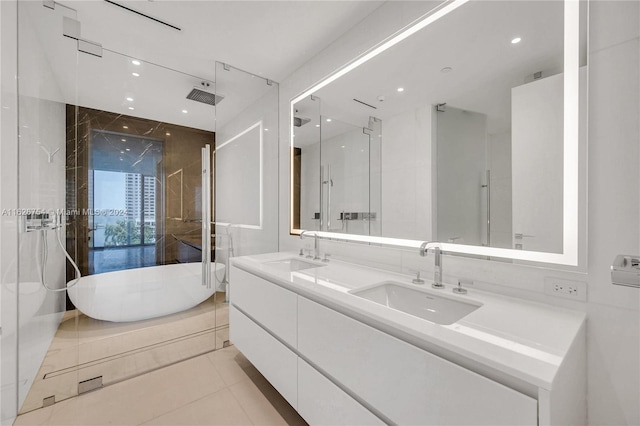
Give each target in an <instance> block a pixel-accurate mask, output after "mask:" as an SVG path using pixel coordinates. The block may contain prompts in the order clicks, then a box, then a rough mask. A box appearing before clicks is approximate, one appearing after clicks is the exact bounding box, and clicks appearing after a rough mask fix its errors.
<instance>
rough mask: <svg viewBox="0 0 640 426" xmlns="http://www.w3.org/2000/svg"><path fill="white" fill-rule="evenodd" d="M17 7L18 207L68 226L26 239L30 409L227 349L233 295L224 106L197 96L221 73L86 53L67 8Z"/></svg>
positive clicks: (22, 260)
mask: <svg viewBox="0 0 640 426" xmlns="http://www.w3.org/2000/svg"><path fill="white" fill-rule="evenodd" d="M45 3H46V2H45ZM17 12H18V13H17V14H18V75H19V76H20V78H19V80H18V104H19V115H18V124H19V143H18V150H19V151H18V172H19V183H20V191H19V194H18V207H19V208H20V209H21V210H20V212H37V213H38V214H42V215H43V216H41V218H43V219H42V220H43V223H44V221H45V219H46V218H48V217H50V218H52V219H53V218H55V220H57V221H58V222H56V224H55V225H54V226H53V227H51V228H50V229H47V230H45V229H41V228H38V229H36V230H33V231H29V232H23V231H25V230H24V229H22V230H21V232H20V233H19V235H18V242H19V253H18V260H17V263H18V271H19V281H18V284H17V288H18V289H19V295H18V296H17V298H16V299H17V303H18V311H19V312H20V316H19V317H18V320H17V330H16V333H17V334H18V335H19V339H18V341H17V345H16V351H17V354H16V355H17V356H16V359H17V360H19V362H18V363H17V365H18V366H19V369H18V371H17V374H16V376H17V380H16V384H15V385H14V386H15V387H16V392H17V398H16V401H15V404H16V406H17V410H18V413H24V412H28V411H31V410H34V409H38V408H41V407H43V406H46V405H49V404H52V403H55V402H59V401H61V400H64V399H67V398H70V397H73V396H75V395H77V394H78V393H81V392H83V391H87V390H91V389H94V388H97V387H101V386H107V385H110V384H113V383H117V382H120V381H123V380H126V379H129V378H131V377H135V376H137V375H140V374H143V373H145V372H149V371H152V370H155V369H157V368H160V367H163V366H166V365H170V364H172V363H175V362H178V361H181V360H184V359H188V358H191V357H195V356H198V355H201V354H204V353H207V352H210V351H212V350H215V349H216V348H217V347H218V348H219V347H222V346H223V345H224V344H225V342H224V341H223V340H221V341H219V342H218V341H217V334H218V331H219V328H218V326H217V322H216V321H217V316H216V309H217V307H218V306H220V305H221V304H223V303H224V299H225V295H224V294H223V293H219V292H218V290H219V289H220V288H219V287H220V286H219V285H216V284H215V280H216V277H217V276H222V275H224V270H216V269H215V263H214V260H215V253H214V249H213V248H212V239H211V234H212V225H211V223H212V222H213V221H214V217H213V212H214V208H213V202H212V200H213V198H212V195H213V169H214V164H213V154H212V150H213V148H214V147H215V143H216V136H215V124H216V121H215V112H216V111H215V107H214V105H213V103H212V102H202V101H196V100H193V99H190V98H189V96H190V95H191V94H192V92H193V91H194V90H196V89H197V90H198V91H199V93H198V92H196V94H200V95H203V94H204V95H206V94H209V95H210V96H211V97H213V99H215V97H214V96H215V95H214V93H213V92H212V89H213V80H214V78H215V71H214V70H211V73H210V74H211V75H209V76H193V75H189V74H185V73H182V72H179V71H176V70H172V69H169V68H166V67H163V66H159V65H156V64H152V63H149V62H145V61H143V60H141V59H138V58H133V57H129V56H126V55H122V54H120V53H117V52H113V51H110V50H108V48H107V46H106V45H107V43H105V47H102V46H100V45H98V44H92V43H86V42H85V41H83V40H82V39H81V37H80V36H79V35H78V34H75V33H74V32H73V31H71V30H70V28H73V27H74V25H75V24H77V23H78V16H77V14H76V13H75V11H74V10H73V9H69V8H67V7H64V6H62V5H60V4H55V5H54V8H50V7H47V6H46V5H43V2H19V3H18V11H17ZM191 97H194V96H193V95H191ZM21 220H24V218H21ZM56 234H57V235H56ZM58 236H59V237H60V240H61V241H60V243H58V242H57V241H56V240H57V237H58ZM63 247H64V249H65V250H66V251H67V252H68V253H69V255H70V257H71V259H73V261H74V262H75V263H76V264H77V266H78V268H79V270H80V272H81V274H82V276H83V278H82V279H81V280H80V281H78V282H77V284H75V282H76V279H75V278H76V271H75V268H74V267H73V265H72V263H71V262H68V261H66V259H65V253H64V251H63V249H62V248H63ZM65 262H66V267H65ZM215 272H218V274H217V275H216V273H215ZM66 283H69V285H70V286H73V287H71V288H69V289H68V290H67V291H65V286H66V285H67V284H66ZM45 285H46V286H47V287H49V288H52V289H56V290H61V291H51V290H47V289H46V288H45ZM67 293H68V294H69V296H70V297H67ZM177 300H183V301H184V300H187V301H188V302H189V303H190V304H189V303H187V305H184V303H183V304H182V305H181V306H178V307H176V306H174V305H172V304H173V303H174V302H175V301H177ZM191 302H192V303H191ZM225 326H226V325H225ZM227 335H228V333H227ZM226 339H227V338H225V340H226ZM5 378H6V377H3V382H5V380H4V379H5ZM3 393H4V391H3Z"/></svg>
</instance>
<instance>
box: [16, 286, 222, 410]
mask: <svg viewBox="0 0 640 426" xmlns="http://www.w3.org/2000/svg"><path fill="white" fill-rule="evenodd" d="M223 301H224V293H217V294H216V295H215V296H214V297H211V298H209V300H207V301H205V302H203V303H201V304H200V305H198V306H196V307H194V308H192V309H190V310H188V311H184V312H179V313H176V314H173V315H167V316H164V317H161V318H154V319H150V320H145V321H135V322H125V323H113V322H108V321H100V320H95V319H93V318H90V317H87V316H86V315H84V314H82V313H80V312H78V311H68V312H67V313H66V315H65V317H64V319H63V321H62V322H61V323H60V326H59V327H58V331H57V332H56V335H55V337H54V339H53V341H52V342H51V345H50V347H49V350H48V351H47V354H46V356H45V359H44V360H43V362H42V365H41V366H40V369H39V371H38V374H37V375H36V378H35V381H34V382H33V384H32V385H31V388H30V390H29V393H28V395H27V397H26V399H25V401H24V403H23V404H22V407H21V409H20V412H21V413H26V412H28V411H31V410H34V409H39V408H40V407H42V401H43V399H44V398H47V397H49V396H52V395H53V396H55V400H56V401H63V400H65V399H67V398H70V397H73V396H74V395H76V393H77V389H78V382H81V381H84V380H88V379H92V378H94V377H97V376H102V380H103V384H105V385H110V384H113V383H116V382H119V381H122V380H127V379H130V378H132V377H135V376H137V375H140V374H144V373H147V372H149V371H153V370H156V369H158V368H161V367H164V366H166V365H170V364H173V363H175V362H179V361H182V360H185V359H189V358H192V357H195V356H198V355H201V354H204V353H207V352H211V351H213V350H214V349H216V348H217V349H220V348H222V347H223V343H224V341H226V340H228V339H229V328H228V324H229V314H228V305H227V304H225V303H223ZM214 305H215V306H214Z"/></svg>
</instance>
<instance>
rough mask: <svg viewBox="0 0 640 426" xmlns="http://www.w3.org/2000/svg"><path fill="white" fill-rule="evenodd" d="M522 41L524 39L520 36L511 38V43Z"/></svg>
mask: <svg viewBox="0 0 640 426" xmlns="http://www.w3.org/2000/svg"><path fill="white" fill-rule="evenodd" d="M521 41H522V39H521V38H520V37H516V38H514V39H513V40H511V44H517V43H520V42H521Z"/></svg>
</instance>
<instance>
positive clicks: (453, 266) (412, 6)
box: [280, 0, 640, 425]
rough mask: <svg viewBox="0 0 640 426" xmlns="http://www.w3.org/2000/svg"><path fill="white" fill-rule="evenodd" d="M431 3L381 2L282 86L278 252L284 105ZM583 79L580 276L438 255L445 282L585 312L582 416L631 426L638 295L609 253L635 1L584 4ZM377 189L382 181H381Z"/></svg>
mask: <svg viewBox="0 0 640 426" xmlns="http://www.w3.org/2000/svg"><path fill="white" fill-rule="evenodd" d="M430 6H433V4H432V3H425V2H406V3H405V2H389V3H386V4H384V5H383V6H381V7H380V8H379V9H377V10H376V11H375V12H374V13H372V15H370V16H368V17H366V18H365V19H364V20H363V21H362V22H360V23H359V24H357V25H356V26H354V28H353V30H352V31H350V32H349V33H347V34H345V35H343V36H342V37H341V38H339V39H338V40H337V41H336V42H335V43H334V44H332V45H331V46H329V47H328V48H327V49H326V50H324V51H323V52H322V53H321V54H320V55H318V57H316V58H315V59H314V60H312V61H310V62H308V63H307V64H305V65H304V66H303V67H301V68H300V69H299V70H297V71H296V72H295V73H293V74H292V75H291V76H290V77H288V78H287V79H285V80H284V81H283V82H282V83H281V97H280V99H281V103H280V120H281V121H280V123H281V124H280V128H281V134H280V136H281V137H280V139H281V147H282V149H281V157H280V165H281V166H280V212H281V213H282V214H281V215H280V216H281V219H280V221H281V222H280V223H281V225H280V229H281V232H280V236H281V238H280V249H281V250H298V249H299V247H300V244H301V243H300V240H299V238H295V237H291V236H290V235H289V217H288V212H289V161H288V152H289V150H288V147H289V142H290V141H289V136H288V127H287V126H288V121H289V117H288V109H289V100H290V99H291V98H293V97H294V96H295V95H297V94H298V93H300V92H301V91H302V90H304V89H305V88H307V87H309V86H311V85H312V84H313V83H315V82H316V81H318V80H320V79H321V78H322V77H324V76H325V75H327V74H328V73H330V72H331V71H332V70H335V69H337V68H338V67H340V66H341V65H343V64H345V63H346V62H347V61H348V60H350V59H352V58H354V57H356V56H357V55H359V54H361V53H362V52H364V51H366V50H367V49H368V48H370V47H371V46H373V45H375V44H376V43H377V42H379V41H380V40H382V39H383V38H384V37H386V36H388V35H389V34H390V33H392V32H393V31H394V30H397V29H399V28H401V27H402V26H404V25H406V24H408V23H409V22H411V21H412V20H413V19H415V18H417V17H418V16H419V15H420V14H421V13H422V12H423V11H424V10H425V9H428V8H429V7H430ZM590 7H591V11H590V25H591V26H590V50H591V52H590V55H591V56H590V76H589V79H590V82H589V91H590V94H589V96H590V99H589V108H590V113H589V165H588V168H589V178H588V185H589V194H588V195H589V207H588V272H587V273H578V272H569V271H566V270H562V269H559V268H558V269H555V268H543V267H535V266H524V265H513V264H509V263H501V262H488V261H482V260H478V259H465V258H460V257H451V256H445V259H444V272H445V274H444V280H445V282H453V281H454V280H455V279H457V278H458V277H464V278H472V279H473V280H474V282H475V285H476V286H477V287H479V288H485V289H489V290H494V291H498V292H500V293H504V294H509V295H514V296H519V297H524V298H527V299H531V300H537V301H541V302H545V303H552V304H555V305H558V306H565V307H569V308H572V309H578V310H584V311H586V312H587V313H588V325H587V327H588V335H587V342H588V349H587V351H588V352H587V357H588V371H587V375H588V415H589V423H590V424H592V425H603V424H611V425H613V424H618V425H620V424H627V425H637V424H640V404H638V395H639V392H640V363H639V362H638V359H640V289H634V288H627V287H621V286H613V285H612V284H611V281H610V276H609V266H610V264H611V262H612V260H613V258H614V257H615V255H616V254H619V253H626V254H640V220H639V217H640V190H639V189H638V188H639V187H640V167H638V164H639V159H640V150H639V146H638V145H639V144H638V140H639V139H640V130H639V128H638V117H639V116H640V105H639V104H640V102H639V95H640V92H639V87H638V81H639V79H640V75H639V72H640V58H639V51H640V46H639V43H640V41H639V36H640V35H639V33H638V32H639V28H640V10H639V9H640V2H637V1H620V2H616V1H599V0H594V1H592V2H591V6H590ZM383 184H384V183H383ZM321 249H322V250H323V251H325V250H326V251H329V252H331V253H332V254H333V255H334V256H335V257H339V258H343V259H348V260H353V261H357V262H360V263H363V264H369V265H372V266H376V267H386V268H388V269H391V270H398V271H405V272H407V271H408V269H412V268H415V267H419V268H421V269H424V270H426V271H431V270H432V265H431V262H432V258H431V257H429V258H427V259H426V260H425V259H424V258H420V257H419V255H417V254H416V253H414V252H413V251H405V250H393V249H384V248H380V247H375V246H364V245H357V246H355V247H354V245H352V244H345V243H332V242H327V241H322V242H321ZM546 277H564V278H568V279H573V280H578V281H586V282H587V283H588V302H587V303H581V302H573V301H568V300H566V299H559V298H556V297H552V296H547V295H545V294H544V280H545V278H546Z"/></svg>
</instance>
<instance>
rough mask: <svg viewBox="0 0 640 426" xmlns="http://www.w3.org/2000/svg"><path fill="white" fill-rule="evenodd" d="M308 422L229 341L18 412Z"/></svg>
mask: <svg viewBox="0 0 640 426" xmlns="http://www.w3.org/2000/svg"><path fill="white" fill-rule="evenodd" d="M107 424H110V425H176V426H177V425H305V424H306V423H305V421H304V420H303V419H302V418H301V417H300V416H299V415H298V414H297V413H296V411H295V410H294V409H293V408H292V407H291V406H290V405H289V404H288V403H287V402H286V401H285V400H284V399H283V398H282V396H280V394H279V393H278V392H277V391H276V390H275V389H274V388H273V387H272V386H271V385H270V384H269V383H268V382H267V381H266V379H265V378H264V377H262V375H261V374H260V373H259V372H258V371H257V370H256V369H255V367H253V365H251V363H249V361H247V359H246V358H245V357H244V356H243V355H242V354H240V353H239V352H238V351H237V350H236V349H235V347H233V346H230V347H228V348H225V349H221V350H218V351H215V352H211V353H208V354H205V355H201V356H199V357H197V358H193V359H191V360H188V361H183V362H180V363H178V364H174V365H171V366H169V367H165V368H162V369H160V370H156V371H153V372H151V373H147V374H144V375H142V376H138V377H135V378H133V379H130V380H126V381H124V382H120V383H116V384H114V385H111V386H107V387H105V388H103V389H100V390H97V391H94V392H90V393H87V394H83V395H80V396H78V397H76V398H71V399H68V400H65V401H62V402H60V403H57V404H55V405H52V406H50V407H47V408H43V409H40V410H36V411H33V412H30V413H27V414H23V415H21V416H19V417H18V418H17V420H16V422H15V425H16V426H23V425H87V426H88V425H107Z"/></svg>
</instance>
